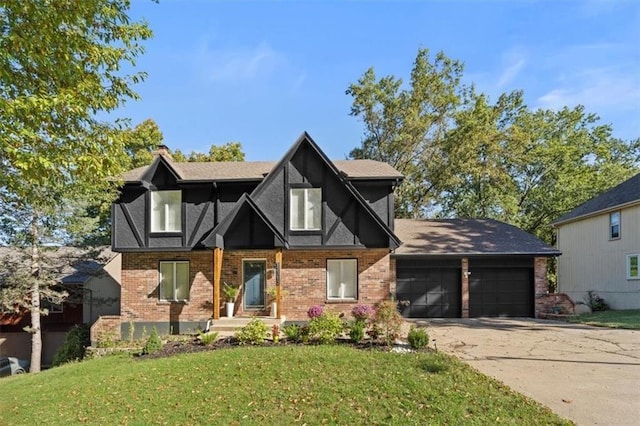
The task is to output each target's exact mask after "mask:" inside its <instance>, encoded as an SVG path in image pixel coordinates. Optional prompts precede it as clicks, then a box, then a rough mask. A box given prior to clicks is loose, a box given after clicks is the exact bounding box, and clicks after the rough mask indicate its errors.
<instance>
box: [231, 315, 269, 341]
mask: <svg viewBox="0 0 640 426" xmlns="http://www.w3.org/2000/svg"><path fill="white" fill-rule="evenodd" d="M268 336H269V326H268V325H267V324H265V322H264V321H262V320H259V319H258V318H254V319H252V320H251V321H249V324H247V325H245V326H244V327H242V328H241V329H240V330H239V331H238V332H237V333H236V334H235V337H236V339H238V342H239V343H240V344H241V345H244V344H245V343H249V344H251V345H258V344H261V343H264V341H265V340H267V337H268Z"/></svg>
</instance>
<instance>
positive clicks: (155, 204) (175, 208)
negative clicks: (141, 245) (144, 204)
mask: <svg viewBox="0 0 640 426" xmlns="http://www.w3.org/2000/svg"><path fill="white" fill-rule="evenodd" d="M181 228H182V194H181V192H180V191H153V192H151V232H180V231H181V230H182V229H181Z"/></svg>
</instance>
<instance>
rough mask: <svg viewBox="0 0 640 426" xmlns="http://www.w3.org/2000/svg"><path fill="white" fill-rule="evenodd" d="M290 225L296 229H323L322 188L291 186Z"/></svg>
mask: <svg viewBox="0 0 640 426" xmlns="http://www.w3.org/2000/svg"><path fill="white" fill-rule="evenodd" d="M290 206H291V208H290V212H289V213H290V214H289V216H290V225H291V226H290V227H291V229H292V230H294V231H314V230H320V229H321V223H322V189H321V188H291V195H290Z"/></svg>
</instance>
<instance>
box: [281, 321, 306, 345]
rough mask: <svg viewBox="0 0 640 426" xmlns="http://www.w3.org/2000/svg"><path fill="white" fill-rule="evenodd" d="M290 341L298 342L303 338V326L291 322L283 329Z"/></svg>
mask: <svg viewBox="0 0 640 426" xmlns="http://www.w3.org/2000/svg"><path fill="white" fill-rule="evenodd" d="M282 332H283V333H284V335H285V336H286V337H287V340H288V341H291V342H295V343H298V342H300V341H301V340H302V327H300V326H299V325H298V324H289V325H287V326H285V327H284V328H283V329H282Z"/></svg>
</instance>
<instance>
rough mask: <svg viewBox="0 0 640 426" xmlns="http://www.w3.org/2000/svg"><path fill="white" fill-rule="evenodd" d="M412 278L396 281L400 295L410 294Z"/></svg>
mask: <svg viewBox="0 0 640 426" xmlns="http://www.w3.org/2000/svg"><path fill="white" fill-rule="evenodd" d="M412 281H413V280H412V279H411V278H398V279H396V291H397V292H398V293H410V292H411V283H412Z"/></svg>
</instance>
